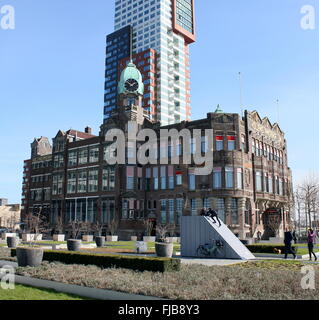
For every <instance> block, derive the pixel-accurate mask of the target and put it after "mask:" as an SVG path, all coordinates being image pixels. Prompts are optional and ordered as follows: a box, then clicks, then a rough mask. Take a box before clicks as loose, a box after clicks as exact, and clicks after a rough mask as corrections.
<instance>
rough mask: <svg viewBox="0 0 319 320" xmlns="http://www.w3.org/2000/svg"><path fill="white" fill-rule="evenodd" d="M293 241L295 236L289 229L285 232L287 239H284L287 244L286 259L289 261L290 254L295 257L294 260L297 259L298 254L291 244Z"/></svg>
mask: <svg viewBox="0 0 319 320" xmlns="http://www.w3.org/2000/svg"><path fill="white" fill-rule="evenodd" d="M292 240H293V236H292V233H291V231H288V229H287V230H286V232H285V239H284V243H285V259H287V256H288V253H291V254H292V255H293V256H294V259H296V257H297V256H296V253H295V251H294V250H293V248H292V247H291V242H292Z"/></svg>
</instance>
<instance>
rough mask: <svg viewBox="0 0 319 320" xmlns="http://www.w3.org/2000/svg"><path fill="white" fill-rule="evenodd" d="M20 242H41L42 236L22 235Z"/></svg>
mask: <svg viewBox="0 0 319 320" xmlns="http://www.w3.org/2000/svg"><path fill="white" fill-rule="evenodd" d="M22 240H23V241H26V242H30V241H41V240H42V234H38V235H36V234H34V233H23V234H22Z"/></svg>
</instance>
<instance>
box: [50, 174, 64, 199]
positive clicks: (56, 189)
mask: <svg viewBox="0 0 319 320" xmlns="http://www.w3.org/2000/svg"><path fill="white" fill-rule="evenodd" d="M62 193H63V174H56V175H54V176H53V178H52V194H53V195H59V194H62Z"/></svg>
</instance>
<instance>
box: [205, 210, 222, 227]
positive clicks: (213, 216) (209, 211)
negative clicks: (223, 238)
mask: <svg viewBox="0 0 319 320" xmlns="http://www.w3.org/2000/svg"><path fill="white" fill-rule="evenodd" d="M208 216H209V217H211V218H212V220H213V222H214V223H216V220H215V218H216V219H217V221H218V223H219V226H220V227H221V225H222V224H221V222H220V220H219V218H218V214H217V212H216V211H215V210H213V209H212V208H209V209H208Z"/></svg>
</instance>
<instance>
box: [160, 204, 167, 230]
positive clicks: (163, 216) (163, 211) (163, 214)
mask: <svg viewBox="0 0 319 320" xmlns="http://www.w3.org/2000/svg"><path fill="white" fill-rule="evenodd" d="M160 203H161V224H166V221H167V218H166V200H161V201H160Z"/></svg>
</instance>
